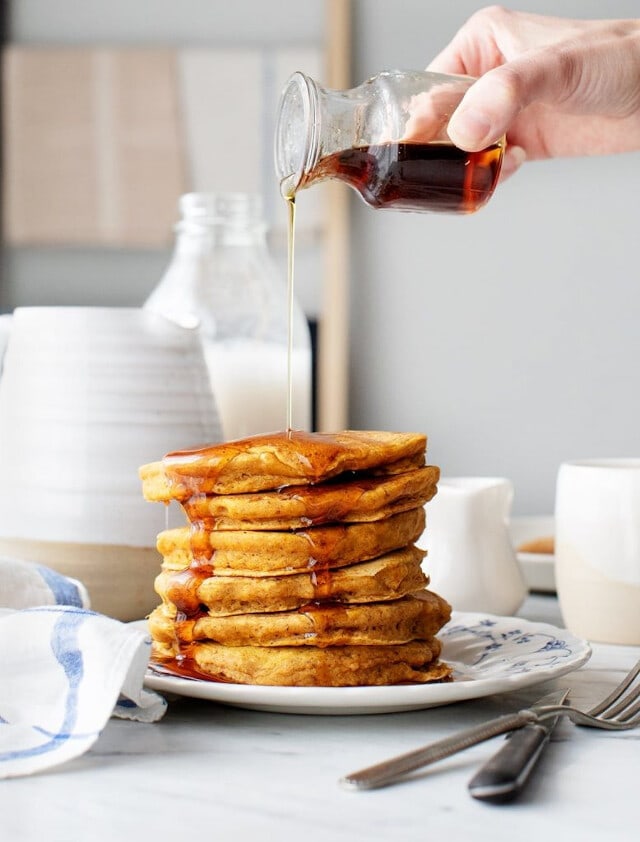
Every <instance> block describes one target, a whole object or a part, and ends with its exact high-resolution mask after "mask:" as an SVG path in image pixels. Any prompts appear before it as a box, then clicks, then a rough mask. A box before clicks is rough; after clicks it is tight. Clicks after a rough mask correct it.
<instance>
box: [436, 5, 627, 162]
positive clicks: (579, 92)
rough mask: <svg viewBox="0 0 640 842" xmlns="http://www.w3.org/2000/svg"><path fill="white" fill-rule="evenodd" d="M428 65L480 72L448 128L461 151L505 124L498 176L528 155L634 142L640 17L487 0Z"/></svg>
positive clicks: (623, 147) (489, 139)
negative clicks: (576, 13)
mask: <svg viewBox="0 0 640 842" xmlns="http://www.w3.org/2000/svg"><path fill="white" fill-rule="evenodd" d="M427 69H428V70H433V71H438V72H441V73H461V74H465V75H469V76H476V77H479V78H478V81H477V82H475V83H474V84H473V85H472V87H471V88H470V89H469V91H468V92H467V94H466V95H465V97H464V98H463V100H462V102H461V103H460V105H459V106H458V108H457V109H456V111H455V112H454V114H453V115H452V117H451V120H450V122H449V127H448V133H449V137H450V138H451V140H452V141H453V143H455V144H456V146H459V147H461V148H462V149H467V150H469V151H474V150H478V149H482V148H484V147H485V146H488V145H489V144H490V143H493V142H495V141H496V140H498V139H499V138H500V137H501V136H502V135H504V134H506V136H507V154H506V156H505V160H504V164H503V177H505V176H508V175H511V174H512V173H513V172H514V171H515V170H516V169H517V168H518V167H519V166H520V165H521V164H522V163H523V161H524V160H526V159H530V160H534V159H540V158H553V157H559V156H568V155H598V154H610V153H614V152H626V151H631V150H636V149H640V20H590V21H587V20H584V21H583V20H569V19H564V18H552V17H543V16H541V15H533V14H527V13H523V12H514V11H510V10H508V9H503V8H501V7H499V6H490V7H488V8H486V9H482V10H480V11H479V12H476V14H474V15H473V16H472V17H471V18H469V20H468V21H467V22H466V23H465V24H464V25H463V26H462V28H461V29H460V30H459V31H458V33H457V34H456V35H455V36H454V38H453V40H452V41H451V42H450V43H449V45H448V46H447V47H445V49H444V50H443V51H442V52H441V53H440V54H439V55H438V56H437V57H436V58H435V59H433V61H432V62H431V64H430V65H429V67H428V68H427Z"/></svg>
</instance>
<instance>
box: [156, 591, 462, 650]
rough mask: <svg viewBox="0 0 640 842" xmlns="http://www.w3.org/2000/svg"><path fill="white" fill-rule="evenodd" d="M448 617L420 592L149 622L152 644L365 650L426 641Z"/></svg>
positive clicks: (440, 602) (167, 613) (161, 613)
mask: <svg viewBox="0 0 640 842" xmlns="http://www.w3.org/2000/svg"><path fill="white" fill-rule="evenodd" d="M450 616H451V607H450V606H449V604H448V603H447V602H445V600H444V599H442V597H439V596H438V595H437V594H435V593H432V592H431V591H420V592H419V593H418V594H415V595H413V596H405V597H403V598H402V599H396V600H392V601H391V602H372V603H369V604H366V605H340V604H337V603H309V604H307V605H304V606H302V607H301V608H299V609H298V610H297V611H279V612H274V613H270V614H237V615H232V616H228V617H210V616H207V615H205V616H202V617H198V618H196V619H187V620H181V619H179V616H178V618H177V619H176V611H175V610H173V609H171V608H170V607H169V606H167V605H161V606H159V607H158V608H156V610H155V611H153V613H152V614H151V616H150V617H149V628H150V631H151V635H152V637H153V638H154V640H157V641H161V642H163V643H165V644H168V645H171V644H175V645H176V646H178V645H179V644H183V645H184V644H185V643H192V642H193V641H194V640H210V641H211V642H213V643H222V644H224V645H225V646H318V647H323V646H346V645H351V646H363V645H388V644H398V643H408V642H409V641H410V640H428V639H429V638H431V637H433V636H434V635H435V634H436V633H437V632H438V631H439V630H440V629H441V628H442V626H443V625H444V624H445V623H446V622H448V620H449V618H450ZM176 654H178V651H176Z"/></svg>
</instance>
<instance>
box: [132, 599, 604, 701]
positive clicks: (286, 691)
mask: <svg viewBox="0 0 640 842" xmlns="http://www.w3.org/2000/svg"><path fill="white" fill-rule="evenodd" d="M438 636H439V637H440V639H441V640H442V643H443V651H442V658H443V660H445V661H447V663H449V664H451V666H452V667H453V668H454V680H453V681H452V682H450V683H446V684H397V685H393V686H390V687H262V686H257V685H253V684H252V685H247V684H223V683H217V682H213V681H211V682H209V681H199V680H195V679H189V678H178V677H175V676H170V675H166V674H158V673H154V672H151V671H150V672H148V673H147V675H146V677H145V684H146V686H147V687H151V688H152V689H154V690H159V691H161V692H164V693H175V694H177V695H180V696H191V697H193V698H197V699H208V700H210V701H213V702H221V703H223V704H227V705H234V706H236V707H242V708H250V709H252V710H265V711H275V712H280V713H308V714H333V715H345V714H361V713H391V712H395V711H403V710H419V709H421V708H429V707H436V706H437V705H447V704H450V703H451V702H459V701H462V700H464V699H477V698H480V697H482V696H489V695H491V694H493V693H505V692H509V691H511V690H517V689H520V688H522V687H527V686H528V685H531V684H536V683H537V682H540V681H546V680H548V679H550V678H557V677H558V676H561V675H564V674H565V673H568V672H571V671H572V670H575V669H577V668H578V667H579V666H581V665H582V664H584V663H585V662H586V661H587V660H588V659H589V657H590V655H591V649H590V648H589V645H588V644H587V643H586V641H584V640H579V639H578V638H576V637H573V635H571V634H570V633H569V632H568V631H566V630H564V629H562V630H561V629H558V628H555V627H554V626H550V625H547V624H546V623H532V622H530V621H529V620H521V619H519V618H516V617H495V616H493V615H490V614H463V613H458V612H454V614H453V617H452V619H451V621H450V622H449V623H448V624H447V625H446V626H445V627H444V629H442V631H441V632H440V634H439V635H438Z"/></svg>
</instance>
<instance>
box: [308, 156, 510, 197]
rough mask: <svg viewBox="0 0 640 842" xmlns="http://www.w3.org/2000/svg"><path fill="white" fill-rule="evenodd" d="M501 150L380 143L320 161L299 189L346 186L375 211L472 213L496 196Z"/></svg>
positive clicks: (326, 157)
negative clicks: (334, 183)
mask: <svg viewBox="0 0 640 842" xmlns="http://www.w3.org/2000/svg"><path fill="white" fill-rule="evenodd" d="M501 161H502V145H501V144H498V143H496V144H494V145H493V146H489V147H487V148H486V149H483V150H482V151H480V152H465V151H463V150H462V149H458V147H457V146H454V145H453V144H451V143H414V142H407V143H405V142H403V143H382V144H378V145H372V146H361V147H354V148H351V149H343V150H341V151H339V152H334V153H332V154H331V155H327V156H325V157H324V158H321V159H320V160H319V161H318V163H317V164H316V165H315V167H314V168H313V170H312V171H311V173H309V175H306V176H304V177H303V180H302V182H301V184H300V188H302V187H305V186H308V185H309V184H311V183H313V182H316V181H320V180H323V179H327V178H337V179H340V180H342V181H345V182H346V183H347V184H349V185H350V186H351V187H353V188H354V189H355V190H357V191H358V193H360V195H361V196H362V198H363V199H364V201H365V202H366V203H367V204H368V205H370V206H371V207H373V208H390V209H394V210H406V211H440V212H451V213H472V212H473V211H476V210H478V209H479V208H481V207H482V206H483V205H484V204H486V202H488V201H489V198H490V197H491V195H492V194H493V191H494V188H495V185H496V182H497V180H498V176H499V174H500V164H501Z"/></svg>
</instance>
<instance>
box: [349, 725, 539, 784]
mask: <svg viewBox="0 0 640 842" xmlns="http://www.w3.org/2000/svg"><path fill="white" fill-rule="evenodd" d="M530 722H537V716H536V714H535V713H534V712H533V711H529V710H521V711H519V712H518V713H509V714H506V715H505V716H500V717H497V718H496V719H491V720H490V721H489V722H484V723H483V724H482V725H476V726H475V727H474V728H468V729H467V730H466V731H460V732H459V733H457V734H454V735H453V736H451V737H445V739H444V740H438V742H436V743H430V744H429V745H427V746H423V747H422V748H419V749H416V750H415V751H410V752H408V753H407V754H401V755H400V756H398V757H393V758H391V760H385V761H383V762H382V763H378V764H377V765H375V766H369V767H368V768H367V769H361V770H360V771H358V772H351V774H349V775H345V776H344V778H341V779H340V783H341V784H343V785H344V786H346V787H348V788H349V789H377V788H379V787H383V786H388V785H389V784H392V783H395V782H396V781H397V780H398V779H399V778H401V777H402V776H403V775H406V774H407V773H408V772H413V771H415V770H416V769H421V768H422V767H424V766H429V765H430V764H431V763H436V762H437V761H438V760H444V758H445V757H450V756H451V755H452V754H456V753H457V752H459V751H464V749H467V748H471V746H475V745H477V744H478V743H482V742H484V741H485V740H489V739H491V737H497V736H498V734H506V733H507V732H508V731H514V730H515V729H516V728H522V726H523V725H528V724H529V723H530Z"/></svg>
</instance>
